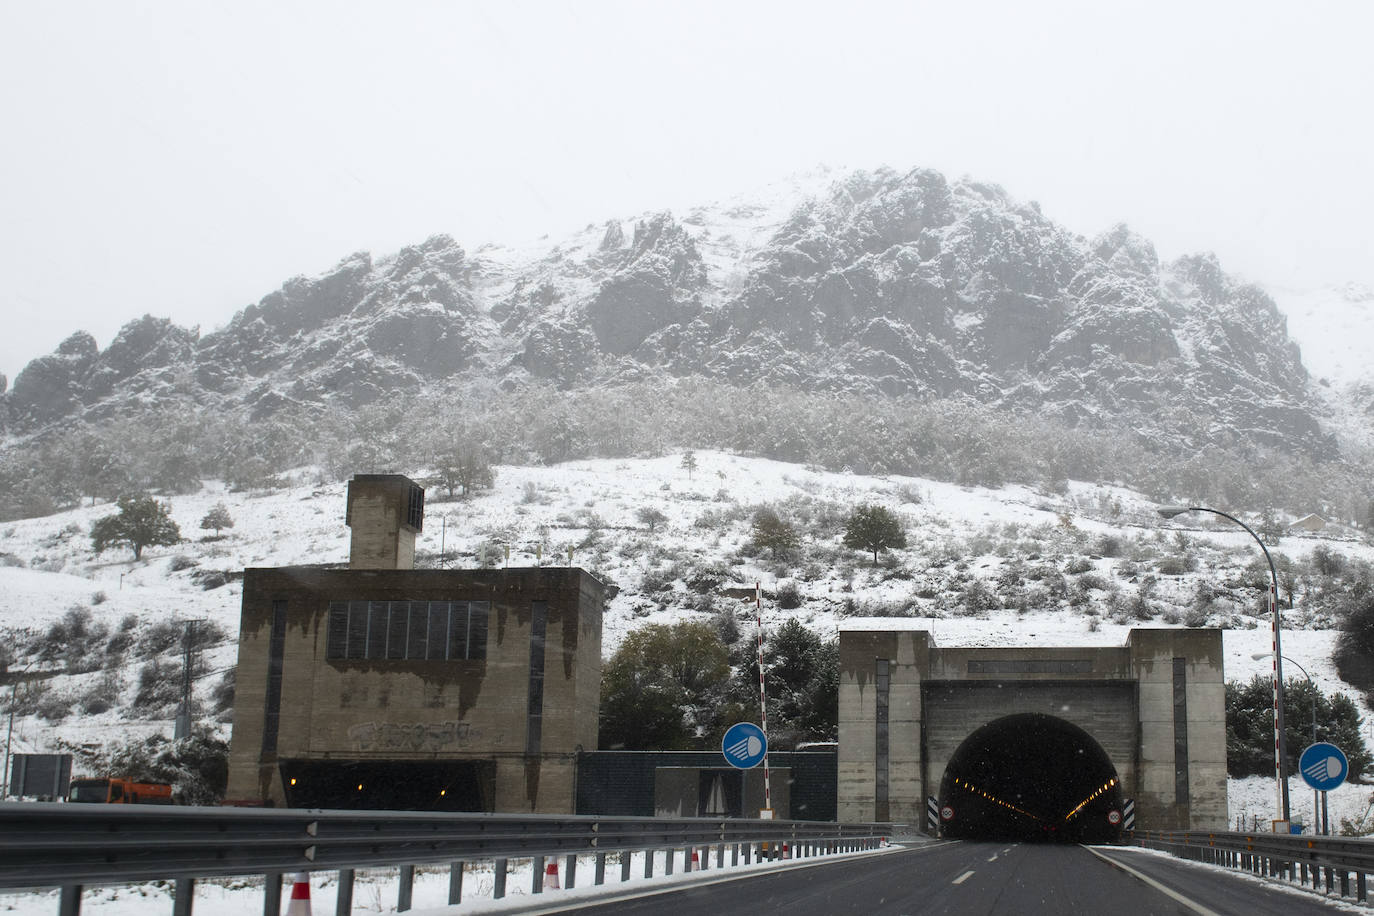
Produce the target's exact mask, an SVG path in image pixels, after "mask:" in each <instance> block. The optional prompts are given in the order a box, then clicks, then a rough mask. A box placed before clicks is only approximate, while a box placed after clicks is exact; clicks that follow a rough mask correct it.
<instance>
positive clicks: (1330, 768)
mask: <svg viewBox="0 0 1374 916" xmlns="http://www.w3.org/2000/svg"><path fill="white" fill-rule="evenodd" d="M1298 772H1300V773H1302V778H1303V781H1304V782H1306V783H1307V784H1308V785H1309V786H1311V787H1312V788H1313V789H1316V790H1317V791H1318V792H1320V793H1321V794H1322V811H1321V825H1322V833H1323V834H1325V835H1330V833H1331V823H1330V821H1329V820H1328V818H1327V810H1326V793H1327V792H1330V791H1331V790H1332V789H1334V788H1336V787H1337V786H1339V785H1340V784H1341V783H1343V782H1345V777H1346V776H1347V775H1348V774H1349V773H1350V761H1349V760H1348V759H1347V758H1346V756H1345V752H1344V751H1342V750H1341V749H1340V748H1338V747H1336V745H1334V744H1329V743H1328V742H1325V741H1318V742H1317V743H1316V744H1309V745H1308V746H1307V747H1306V748H1305V749H1304V750H1303V752H1302V756H1301V757H1299V758H1298ZM1316 819H1317V813H1316V812H1315V811H1314V812H1312V820H1313V821H1316Z"/></svg>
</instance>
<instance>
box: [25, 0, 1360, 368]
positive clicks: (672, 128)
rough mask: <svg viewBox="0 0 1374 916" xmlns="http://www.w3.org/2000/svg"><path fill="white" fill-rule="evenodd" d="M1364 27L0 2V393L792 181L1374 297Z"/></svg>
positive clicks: (1175, 11)
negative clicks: (888, 176)
mask: <svg viewBox="0 0 1374 916" xmlns="http://www.w3.org/2000/svg"><path fill="white" fill-rule="evenodd" d="M1371 35H1374V4H1370V3H1367V2H1362V0H1361V2H1355V0H1352V2H1348V3H1322V2H1310V0H1307V2H1303V3H1301V4H1298V3H1291V4H1290V3H1285V4H1277V3H1269V2H1265V0H1248V2H1243V3H1220V2H1214V3H1200V2H1196V0H1193V2H1187V3H1172V2H1148V3H1121V2H1112V3H1103V2H1101V0H1092V2H1083V3H1068V2H1034V3H1025V2H1006V3H991V2H988V3H976V2H963V3H950V2H948V0H943V2H939V3H925V2H902V3H862V2H853V0H847V2H845V3H839V2H830V3H823V4H816V3H807V2H797V0H789V2H779V3H760V2H749V3H744V2H738V0H736V2H724V3H715V2H703V0H692V2H684V3H678V4H668V3H629V2H626V3H613V2H600V0H584V2H578V3H567V2H557V3H555V2H548V3H544V2H539V3H536V2H527V3H519V2H494V3H486V2H448V3H418V2H389V3H370V4H369V3H355V2H340V0H332V2H327V3H326V2H319V3H306V2H298V3H289V2H281V0H271V2H242V0H236V2H234V3H215V4H212V3H195V2H190V3H188V2H185V0H175V2H110V0H100V2H58V3H42V2H25V0H0V124H3V137H4V141H3V143H0V315H3V327H4V332H3V335H0V372H4V373H6V374H8V375H9V376H10V378H11V379H13V378H14V376H15V375H16V374H17V373H18V371H19V369H21V368H22V367H23V365H24V364H25V363H26V362H27V361H28V360H29V359H31V358H33V357H35V356H39V355H42V354H44V353H47V352H50V351H51V350H52V349H53V347H55V346H56V345H57V343H59V342H60V341H61V340H62V339H63V338H65V337H66V336H67V335H68V334H70V333H72V332H73V331H75V330H78V329H85V330H88V331H90V332H92V333H93V334H95V336H96V339H97V340H98V341H99V342H100V344H101V346H102V347H103V346H105V345H107V344H108V343H109V341H110V339H111V338H112V337H113V335H114V333H115V332H116V331H117V330H118V328H119V327H120V326H121V325H122V324H124V323H125V322H126V321H129V320H131V319H133V318H136V317H138V316H140V315H142V314H143V313H145V312H150V313H152V314H154V315H157V316H162V317H170V318H172V319H173V320H174V321H176V322H178V323H180V324H184V325H194V324H199V325H200V326H201V328H202V330H203V331H210V330H213V329H214V328H217V327H220V326H221V325H223V324H224V323H225V322H226V321H228V319H229V318H230V317H231V316H232V314H233V313H234V312H235V311H236V310H238V309H240V308H242V307H244V306H245V305H248V304H249V303H251V302H255V301H256V300H257V299H258V298H260V297H261V296H263V295H264V294H266V293H267V292H270V291H271V290H272V289H275V288H276V287H277V286H278V285H280V283H281V281H282V280H284V279H286V278H287V277H289V276H292V275H294V274H300V273H305V274H311V273H315V272H318V271H321V270H324V269H326V268H328V267H329V266H330V265H332V264H333V263H334V262H336V261H337V260H338V259H339V258H341V257H343V256H344V255H346V254H348V253H349V252H352V251H355V250H357V249H360V248H366V249H370V250H372V251H373V252H375V253H379V254H380V253H386V252H390V251H394V250H395V249H397V248H399V247H401V246H402V245H405V244H409V243H413V242H416V241H419V240H422V239H423V238H425V237H426V236H428V235H431V234H433V233H436V232H448V233H450V234H452V235H453V236H454V237H455V238H457V239H458V240H459V242H461V243H463V244H464V245H466V246H468V247H471V248H475V247H476V246H477V245H479V244H481V243H482V242H485V241H498V242H506V241H521V240H525V239H529V238H533V237H536V236H538V235H542V234H544V233H550V234H553V235H555V236H556V235H558V234H560V233H563V232H567V231H570V230H573V229H576V228H578V227H581V226H583V225H585V224H587V223H588V222H591V221H600V220H603V219H607V218H610V217H628V216H631V215H634V214H636V213H639V212H641V211H644V210H647V209H651V208H661V207H672V208H675V209H679V210H681V209H685V208H686V207H689V206H691V205H693V204H696V203H706V202H709V201H711V200H714V199H717V198H720V197H725V196H729V195H730V194H733V193H736V192H738V191H741V190H746V189H748V188H750V187H754V186H757V185H761V184H766V183H768V182H770V181H772V180H775V179H778V178H781V177H783V176H785V175H788V174H791V173H794V172H798V171H804V170H809V169H812V168H814V167H816V166H817V165H819V164H827V165H830V166H833V167H859V168H872V167H876V166H879V165H890V166H892V167H894V168H898V169H907V168H911V167H914V166H918V165H922V166H933V167H936V168H939V169H942V170H944V171H945V172H946V173H947V174H949V175H950V176H951V177H958V176H961V175H966V174H967V175H972V176H975V177H978V178H982V179H985V180H990V181H995V182H998V183H1000V184H1002V185H1003V186H1005V187H1006V188H1007V190H1008V191H1009V192H1010V193H1012V194H1013V195H1014V196H1016V197H1018V198H1020V199H1023V200H1038V201H1039V202H1040V203H1041V205H1042V207H1043V208H1044V210H1045V212H1046V213H1047V214H1048V215H1050V216H1051V217H1053V218H1055V219H1057V220H1059V221H1061V222H1062V223H1064V224H1066V225H1067V226H1068V227H1069V228H1070V229H1073V230H1075V231H1077V232H1081V233H1084V234H1092V233H1095V232H1097V231H1099V230H1101V229H1103V228H1105V227H1106V226H1108V225H1109V224H1111V223H1114V222H1118V221H1125V222H1127V223H1129V224H1130V225H1132V226H1133V227H1134V228H1135V229H1136V230H1137V231H1139V232H1142V233H1143V234H1145V235H1147V236H1149V237H1151V238H1152V239H1154V241H1155V243H1156V244H1157V246H1158V247H1159V249H1160V253H1161V255H1163V256H1165V257H1172V256H1175V255H1178V254H1182V253H1185V252H1189V251H1196V250H1202V249H1208V250H1213V251H1216V252H1217V254H1218V255H1219V256H1220V257H1221V259H1222V263H1223V266H1224V267H1225V268H1226V269H1228V270H1230V271H1232V272H1235V273H1238V274H1240V275H1242V276H1244V277H1246V278H1248V279H1251V280H1255V281H1258V282H1261V283H1265V284H1284V285H1297V286H1316V285H1321V284H1327V283H1333V284H1334V283H1344V282H1347V281H1351V280H1354V281H1359V282H1364V283H1374V233H1371V231H1370V227H1369V219H1370V214H1371V213H1374V178H1371V175H1370V169H1371V158H1372V157H1371V153H1374V145H1372V144H1371V142H1370V139H1371V115H1370V109H1371V99H1374V65H1371V51H1370V36H1371Z"/></svg>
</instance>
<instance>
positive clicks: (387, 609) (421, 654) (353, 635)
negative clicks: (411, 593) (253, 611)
mask: <svg viewBox="0 0 1374 916" xmlns="http://www.w3.org/2000/svg"><path fill="white" fill-rule="evenodd" d="M490 615H491V602H490V601H331V602H330V603H329V632H328V633H327V634H326V636H325V657H326V658H328V659H333V660H344V659H387V660H389V661H402V660H411V661H413V660H428V661H462V660H474V661H480V660H482V659H485V658H486V657H487V619H488V617H489V616H490Z"/></svg>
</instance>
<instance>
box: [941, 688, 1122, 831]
mask: <svg viewBox="0 0 1374 916" xmlns="http://www.w3.org/2000/svg"><path fill="white" fill-rule="evenodd" d="M1121 804H1122V790H1121V781H1120V779H1119V778H1118V777H1117V773H1116V768H1115V767H1114V766H1112V762H1111V759H1110V758H1109V757H1108V756H1107V753H1106V751H1104V750H1102V746H1101V745H1100V744H1098V743H1097V742H1096V741H1095V740H1093V738H1092V736H1091V735H1089V734H1088V733H1087V732H1085V731H1083V729H1081V728H1079V727H1078V726H1076V725H1074V724H1072V723H1070V722H1066V721H1064V720H1063V719H1059V718H1056V717H1054V716H1047V715H1042V714H1039V713H1024V714H1020V715H1014V716H1006V717H1004V718H1001V719H998V720H996V721H994V722H990V723H988V724H987V725H984V726H983V727H982V728H980V729H978V730H977V731H976V732H974V733H973V734H971V735H969V736H968V738H966V739H965V740H964V742H963V743H962V744H960V745H959V748H958V750H956V751H955V752H954V756H953V757H951V758H950V761H949V765H948V766H946V767H945V774H944V777H943V779H941V781H940V818H941V833H942V835H944V836H947V837H954V838H959V839H978V840H1020V841H1032V842H1054V843H1114V842H1117V841H1118V840H1119V839H1120V836H1121V826H1120V813H1121ZM1114 821H1115V822H1114Z"/></svg>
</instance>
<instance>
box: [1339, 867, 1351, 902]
mask: <svg viewBox="0 0 1374 916" xmlns="http://www.w3.org/2000/svg"><path fill="white" fill-rule="evenodd" d="M1341 896H1342V897H1349V896H1350V872H1348V871H1346V870H1345V869H1344V868H1342V869H1341Z"/></svg>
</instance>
